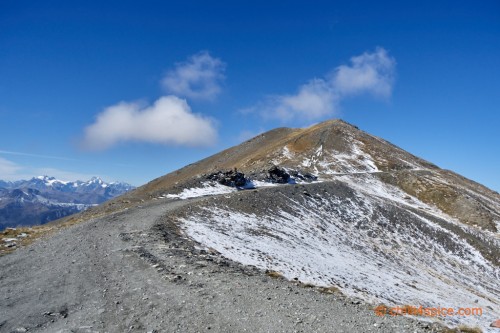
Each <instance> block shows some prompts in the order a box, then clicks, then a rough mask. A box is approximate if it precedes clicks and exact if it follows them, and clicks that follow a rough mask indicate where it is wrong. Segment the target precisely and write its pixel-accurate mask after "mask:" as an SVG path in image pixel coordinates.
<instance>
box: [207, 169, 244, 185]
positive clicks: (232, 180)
mask: <svg viewBox="0 0 500 333" xmlns="http://www.w3.org/2000/svg"><path fill="white" fill-rule="evenodd" d="M206 179H208V180H212V181H216V182H218V183H219V184H221V185H225V186H230V187H243V186H245V184H246V183H247V182H248V179H247V178H246V177H245V174H244V173H241V172H238V171H237V170H236V169H234V170H229V171H218V172H214V173H211V174H209V175H208V176H207V177H206Z"/></svg>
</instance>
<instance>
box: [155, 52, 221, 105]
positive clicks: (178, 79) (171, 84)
mask: <svg viewBox="0 0 500 333" xmlns="http://www.w3.org/2000/svg"><path fill="white" fill-rule="evenodd" d="M225 67H226V65H225V63H224V62H222V61H221V60H220V59H218V58H213V57H212V56H211V55H210V54H209V53H208V52H200V53H198V54H195V55H193V56H191V57H190V58H189V59H188V61H187V62H183V63H178V64H177V65H176V67H175V68H174V69H173V70H171V71H169V72H168V73H167V75H166V76H165V77H164V78H163V80H162V85H163V87H164V88H165V89H166V90H167V91H168V92H169V93H172V94H175V95H178V96H184V97H188V98H192V99H205V100H211V99H214V98H215V97H216V96H217V95H218V94H219V93H220V92H221V87H220V84H221V82H222V80H223V79H224V70H225Z"/></svg>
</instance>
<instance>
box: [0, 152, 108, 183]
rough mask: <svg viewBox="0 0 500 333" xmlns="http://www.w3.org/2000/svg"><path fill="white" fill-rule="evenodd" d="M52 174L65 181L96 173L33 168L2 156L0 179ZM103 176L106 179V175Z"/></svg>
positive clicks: (86, 177)
mask: <svg viewBox="0 0 500 333" xmlns="http://www.w3.org/2000/svg"><path fill="white" fill-rule="evenodd" d="M44 175H47V176H52V177H56V178H57V179H60V180H64V181H75V180H88V179H90V178H92V177H93V176H95V175H91V174H85V173H79V172H72V171H67V170H60V169H56V168H50V167H47V168H33V167H28V166H24V165H21V164H18V163H15V162H12V161H10V160H7V159H5V158H1V157H0V180H6V181H9V180H10V181H13V180H21V179H31V178H33V177H36V176H44ZM101 178H103V179H106V178H107V177H106V176H102V175H101Z"/></svg>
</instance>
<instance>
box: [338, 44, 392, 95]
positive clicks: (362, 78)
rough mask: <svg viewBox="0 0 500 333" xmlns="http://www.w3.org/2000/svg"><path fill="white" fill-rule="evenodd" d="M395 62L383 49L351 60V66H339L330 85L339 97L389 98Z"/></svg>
mask: <svg viewBox="0 0 500 333" xmlns="http://www.w3.org/2000/svg"><path fill="white" fill-rule="evenodd" d="M395 66H396V61H395V60H394V58H392V57H390V56H389V55H388V54H387V51H386V50H385V49H383V48H380V47H379V48H377V49H376V50H375V52H373V53H367V52H365V53H363V54H362V55H360V56H356V57H352V58H351V66H345V65H343V66H339V67H338V68H337V69H336V70H335V71H334V73H333V75H332V85H333V88H334V89H335V91H337V92H338V93H339V94H341V95H352V94H358V93H363V92H367V93H371V94H373V95H375V96H379V97H389V96H391V93H392V86H393V84H394V75H395Z"/></svg>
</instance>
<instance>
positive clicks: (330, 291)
mask: <svg viewBox="0 0 500 333" xmlns="http://www.w3.org/2000/svg"><path fill="white" fill-rule="evenodd" d="M319 291H320V292H322V293H325V294H341V293H342V292H341V291H340V289H339V288H337V287H335V286H330V287H322V288H319Z"/></svg>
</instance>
